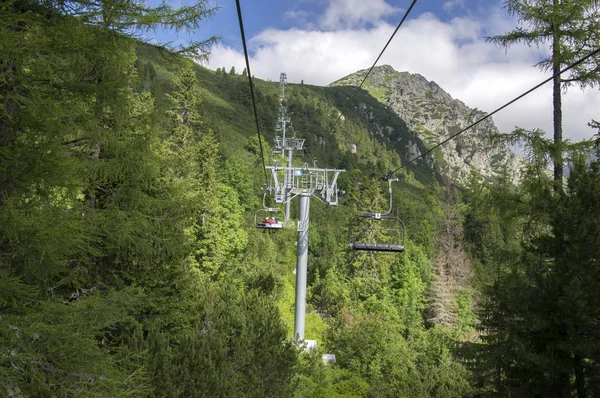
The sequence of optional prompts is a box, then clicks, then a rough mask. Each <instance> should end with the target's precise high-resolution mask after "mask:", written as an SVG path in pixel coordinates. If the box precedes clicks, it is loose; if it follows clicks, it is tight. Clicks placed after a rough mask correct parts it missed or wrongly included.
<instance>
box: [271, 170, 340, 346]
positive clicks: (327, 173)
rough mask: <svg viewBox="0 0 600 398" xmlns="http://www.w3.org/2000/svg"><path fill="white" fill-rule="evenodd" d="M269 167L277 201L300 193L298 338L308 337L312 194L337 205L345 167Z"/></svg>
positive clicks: (296, 329) (297, 280)
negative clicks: (309, 241)
mask: <svg viewBox="0 0 600 398" xmlns="http://www.w3.org/2000/svg"><path fill="white" fill-rule="evenodd" d="M267 169H269V170H271V173H272V176H273V187H271V188H272V192H273V193H274V195H275V203H289V202H290V201H291V200H292V199H293V198H295V197H296V196H299V197H300V214H299V216H298V242H297V245H298V253H297V262H296V307H295V311H294V339H297V340H304V317H305V313H306V274H307V263H308V220H309V211H310V197H311V196H314V197H316V198H317V199H319V200H320V201H322V202H324V203H326V204H327V205H329V206H337V204H338V189H337V179H338V176H339V174H340V173H343V172H344V171H345V170H338V169H316V168H309V167H308V165H306V164H305V165H304V166H303V167H301V168H294V167H291V166H288V167H278V166H268V167H267Z"/></svg>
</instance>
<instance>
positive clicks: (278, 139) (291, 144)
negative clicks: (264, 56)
mask: <svg viewBox="0 0 600 398" xmlns="http://www.w3.org/2000/svg"><path fill="white" fill-rule="evenodd" d="M279 85H280V86H281V97H280V98H279V117H278V118H277V127H276V128H275V130H276V131H277V132H278V133H280V134H281V135H277V136H275V144H274V145H273V153H281V157H283V158H285V156H286V153H287V165H288V167H292V157H293V155H294V151H302V150H303V149H304V139H300V138H296V137H295V136H294V137H286V134H287V127H288V124H290V123H291V120H290V117H289V116H288V115H287V108H286V107H285V104H284V100H285V86H286V85H287V75H286V74H285V73H283V72H282V73H281V75H279ZM289 194H290V193H289V191H288V192H287V194H286V195H287V196H286V201H285V221H288V220H289V219H290V195H289Z"/></svg>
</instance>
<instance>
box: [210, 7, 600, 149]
mask: <svg viewBox="0 0 600 398" xmlns="http://www.w3.org/2000/svg"><path fill="white" fill-rule="evenodd" d="M335 1H337V0H333V1H332V3H331V4H333V3H334V2H335ZM353 1H354V0H353ZM362 3H367V1H365V0H362ZM379 3H380V4H381V3H382V4H385V3H383V2H381V1H380V2H379ZM353 4H354V3H353ZM369 4H371V3H370V2H369ZM373 4H375V3H373ZM346 15H347V14H346ZM372 15H374V17H373V18H375V19H374V20H376V19H377V18H380V17H381V15H380V13H379V14H378V13H377V12H376V13H374V14H372ZM377 15H379V16H377ZM487 15H488V17H487V19H485V20H478V19H474V18H472V17H462V18H455V19H452V20H451V21H449V22H442V21H440V20H439V19H437V18H436V17H435V16H434V15H432V14H427V13H426V14H421V15H419V16H418V17H416V18H415V19H412V20H408V21H407V22H406V23H405V25H404V26H403V27H402V28H401V29H400V30H399V31H398V33H397V35H396V37H395V39H394V41H393V42H392V43H391V44H390V46H389V47H388V49H387V51H386V53H385V54H384V55H383V57H382V59H381V60H380V61H379V65H383V64H390V65H392V66H393V67H394V69H396V70H398V71H409V72H411V73H419V74H421V75H423V76H424V77H425V78H427V79H428V80H434V81H435V82H436V83H438V84H439V85H440V86H441V87H442V88H443V89H444V90H446V91H447V92H448V93H449V94H450V95H452V96H453V97H454V98H457V99H460V100H462V101H463V102H465V103H466V104H467V105H468V106H470V107H472V108H475V107H477V108H479V109H481V110H484V111H486V112H491V111H493V110H494V109H496V108H498V107H499V106H501V105H503V104H504V103H506V102H508V101H509V100H511V99H512V98H514V97H516V96H517V95H519V94H521V93H522V92H524V91H526V90H527V89H529V88H530V87H532V86H534V85H535V84H537V83H539V82H540V81H542V80H544V79H545V78H547V77H548V75H547V74H544V73H542V72H541V71H539V70H538V69H536V68H534V67H532V65H534V64H535V63H536V62H537V61H538V60H539V59H540V58H542V57H544V56H546V55H547V54H548V46H544V47H541V48H535V47H534V48H529V47H527V46H516V47H514V48H511V49H509V50H508V51H507V52H505V50H504V49H502V48H499V47H496V46H494V45H493V44H491V43H487V42H486V41H485V39H484V37H485V36H488V35H493V34H498V33H503V32H506V31H507V30H510V29H511V28H512V27H514V26H515V25H514V21H513V20H512V19H511V18H509V17H508V16H506V14H505V13H504V11H502V10H499V9H491V10H489V12H488V13H487ZM327 18H330V17H327ZM331 18H332V19H331V21H336V19H335V18H334V17H331ZM347 20H348V21H350V19H347ZM340 21H343V20H342V19H339V18H338V19H337V23H340ZM359 22H360V21H358V22H357V21H354V22H353V23H359ZM332 23H333V22H332ZM342 25H343V24H342ZM394 28H395V26H392V25H390V24H388V23H386V22H383V21H379V22H377V23H376V24H375V25H374V26H373V27H371V28H365V27H361V28H353V29H344V30H338V31H321V30H308V29H297V28H294V29H288V30H277V29H266V30H264V31H262V32H261V33H259V34H258V35H256V36H255V37H253V38H252V39H251V41H250V46H251V49H252V52H253V56H252V58H251V61H250V62H251V68H252V73H253V74H254V75H255V76H257V77H259V78H262V79H270V80H273V81H278V79H279V74H280V72H286V73H287V76H288V79H289V80H290V82H300V81H301V80H304V82H305V83H307V84H316V85H326V84H329V83H330V82H332V81H335V80H337V79H339V78H341V77H343V76H346V75H348V74H350V73H352V72H355V71H357V70H359V69H365V68H368V67H370V66H371V65H372V63H373V61H374V60H375V58H376V57H377V55H378V54H379V52H380V51H381V48H382V47H383V45H384V44H385V43H386V42H387V40H388V38H389V36H390V35H391V33H392V32H393V30H394ZM232 65H234V66H235V67H236V70H242V69H243V68H244V58H243V55H242V54H241V53H239V52H237V51H235V50H233V49H231V48H228V47H219V48H215V49H214V51H213V57H212V59H211V61H210V63H209V67H211V68H213V69H216V68H217V67H223V66H225V67H227V68H229V67H231V66H232ZM599 109H600V92H599V91H598V90H587V91H585V92H581V91H579V90H578V89H577V88H573V89H571V90H570V91H569V92H568V93H567V94H566V95H565V96H564V100H563V113H564V115H563V121H564V134H565V137H566V138H571V139H573V140H580V139H582V138H589V137H591V136H592V135H593V133H594V132H593V131H592V129H590V128H589V127H587V123H588V122H589V121H590V119H592V118H595V119H600V114H599V112H600V111H599ZM494 120H495V122H496V124H497V126H498V127H499V128H500V130H501V131H503V132H510V131H511V130H512V129H513V128H514V126H520V127H524V128H529V129H532V128H542V129H543V130H545V131H546V132H547V133H548V134H550V133H551V131H552V95H551V87H550V85H548V86H544V87H543V88H541V89H539V90H538V91H536V92H534V93H533V94H531V95H529V96H528V97H526V98H524V99H522V100H520V101H519V102H517V103H516V104H514V105H512V106H510V107H508V108H506V109H505V110H503V111H501V112H499V113H498V114H497V115H495V116H494Z"/></svg>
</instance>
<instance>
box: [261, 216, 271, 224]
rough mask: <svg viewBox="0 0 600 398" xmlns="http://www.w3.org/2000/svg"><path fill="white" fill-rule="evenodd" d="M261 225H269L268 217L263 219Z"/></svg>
mask: <svg viewBox="0 0 600 398" xmlns="http://www.w3.org/2000/svg"><path fill="white" fill-rule="evenodd" d="M263 224H265V225H269V224H271V221H269V217H265V219H264V221H263Z"/></svg>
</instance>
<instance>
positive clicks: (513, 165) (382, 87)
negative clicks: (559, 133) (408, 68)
mask: <svg viewBox="0 0 600 398" xmlns="http://www.w3.org/2000/svg"><path fill="white" fill-rule="evenodd" d="M367 71H368V70H367V69H363V70H360V71H358V72H355V73H352V74H350V75H348V76H346V77H343V78H342V79H339V80H337V81H335V82H333V83H331V85H332V86H345V85H359V84H360V82H361V81H362V79H363V78H364V76H365V74H366V73H367ZM363 88H364V89H366V90H367V91H369V93H370V94H371V95H372V96H373V97H375V98H377V100H379V101H380V102H381V103H383V104H385V105H387V106H388V107H389V108H391V109H392V110H393V111H394V112H395V113H396V114H397V115H398V116H399V117H400V118H401V119H403V120H404V121H405V122H406V124H407V126H408V127H409V128H410V129H411V130H413V131H414V132H415V133H417V135H418V136H419V138H421V140H423V142H424V143H425V145H426V146H427V147H432V146H433V145H435V144H437V143H439V142H441V141H442V140H444V139H446V138H448V137H450V136H452V135H454V134H456V133H457V132H459V131H460V130H462V129H463V128H465V127H467V126H468V125H470V124H472V123H473V122H475V121H477V120H479V119H481V118H482V117H483V116H485V115H486V113H485V112H483V111H480V110H478V109H477V108H475V109H472V108H469V107H468V106H466V105H465V104H464V103H463V102H462V101H460V100H458V99H454V98H452V96H451V95H450V94H448V93H447V92H446V91H444V89H442V87H440V86H439V85H438V84H437V83H436V82H434V81H429V80H427V79H426V78H425V77H424V76H422V75H420V74H417V73H409V72H397V71H396V70H394V68H393V67H391V66H390V65H382V66H377V67H375V68H373V71H372V72H371V74H370V75H369V77H368V79H367V80H366V81H365V83H364V85H363ZM498 133H499V131H498V129H497V128H496V126H495V125H494V122H493V121H492V119H487V120H485V121H484V122H482V123H480V124H479V125H477V126H476V127H474V128H473V129H472V130H469V131H468V132H466V133H464V134H462V135H461V136H459V137H457V138H456V139H453V140H451V141H449V142H448V143H446V144H444V145H443V146H442V147H440V149H439V151H437V150H436V152H437V154H436V152H434V154H435V159H436V163H437V166H438V167H440V169H441V170H442V171H444V172H446V173H447V174H449V175H450V176H452V177H454V178H455V179H456V180H458V181H464V180H466V179H467V178H468V177H469V176H470V175H471V174H472V171H473V169H475V170H477V171H478V172H479V173H480V174H482V175H483V176H486V177H493V176H494V175H496V174H497V173H498V172H499V171H500V170H502V169H507V170H508V171H509V172H510V173H512V174H513V177H514V178H518V175H519V169H520V158H518V157H517V156H516V155H515V154H513V153H512V151H511V150H510V149H509V148H508V147H507V146H506V145H503V144H498V142H497V141H495V140H492V137H493V136H494V135H495V134H498Z"/></svg>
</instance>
